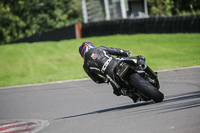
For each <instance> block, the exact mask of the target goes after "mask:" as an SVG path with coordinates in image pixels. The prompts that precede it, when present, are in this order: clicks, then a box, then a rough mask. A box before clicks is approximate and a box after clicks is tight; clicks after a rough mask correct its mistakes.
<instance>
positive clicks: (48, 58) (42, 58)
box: [0, 34, 200, 86]
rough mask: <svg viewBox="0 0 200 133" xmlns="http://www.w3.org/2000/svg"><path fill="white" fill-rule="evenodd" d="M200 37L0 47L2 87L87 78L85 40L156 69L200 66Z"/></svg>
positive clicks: (151, 36)
mask: <svg viewBox="0 0 200 133" xmlns="http://www.w3.org/2000/svg"><path fill="white" fill-rule="evenodd" d="M199 38H200V34H138V35H114V36H106V37H91V38H82V39H77V40H75V39H73V40H63V41H59V42H38V43H31V44H29V43H20V44H13V45H0V51H1V52H0V86H13V85H21V84H31V83H41V82H50V81H61V80H69V79H80V78H86V77H87V75H86V74H85V72H84V70H83V67H82V65H83V59H82V58H81V57H80V55H79V52H78V47H79V46H80V44H81V43H82V42H84V41H91V42H93V43H94V44H95V45H96V46H100V45H103V46H108V47H117V48H123V49H125V50H131V51H133V53H132V54H131V56H136V55H143V56H145V57H146V63H147V64H148V65H149V66H150V67H151V68H152V69H153V70H163V69H172V68H180V67H187V66H195V65H200V54H199V53H200V45H199V44H200V39H199Z"/></svg>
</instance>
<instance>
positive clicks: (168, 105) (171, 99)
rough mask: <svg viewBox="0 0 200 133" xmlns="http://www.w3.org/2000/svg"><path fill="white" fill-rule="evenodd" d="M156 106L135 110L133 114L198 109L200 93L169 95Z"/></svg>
mask: <svg viewBox="0 0 200 133" xmlns="http://www.w3.org/2000/svg"><path fill="white" fill-rule="evenodd" d="M157 105H159V106H154V107H150V106H149V108H146V109H142V110H137V111H134V112H133V113H134V114H141V113H153V112H154V113H155V112H156V113H169V112H174V111H180V110H185V109H191V108H196V107H200V91H194V92H188V93H182V94H176V95H169V96H166V97H165V99H164V101H163V102H161V103H158V104H157Z"/></svg>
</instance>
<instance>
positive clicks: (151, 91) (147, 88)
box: [130, 73, 164, 103]
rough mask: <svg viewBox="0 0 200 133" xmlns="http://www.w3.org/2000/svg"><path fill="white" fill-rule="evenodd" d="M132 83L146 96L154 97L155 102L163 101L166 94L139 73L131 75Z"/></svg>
mask: <svg viewBox="0 0 200 133" xmlns="http://www.w3.org/2000/svg"><path fill="white" fill-rule="evenodd" d="M130 83H131V84H132V85H133V86H135V87H136V88H137V89H138V91H139V92H141V93H142V94H144V95H145V96H146V97H149V98H151V99H153V101H154V102H156V103H158V102H162V101H163V99H164V94H163V93H161V92H160V91H159V90H158V89H157V88H155V87H154V86H153V85H152V84H150V83H149V82H148V81H146V80H145V79H144V78H142V77H141V76H140V75H139V74H138V73H134V74H132V75H131V76H130Z"/></svg>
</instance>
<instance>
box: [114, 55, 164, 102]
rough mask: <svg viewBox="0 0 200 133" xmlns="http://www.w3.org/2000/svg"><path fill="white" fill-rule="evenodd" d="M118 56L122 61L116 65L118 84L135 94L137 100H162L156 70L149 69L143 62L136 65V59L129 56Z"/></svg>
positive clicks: (162, 95)
mask: <svg viewBox="0 0 200 133" xmlns="http://www.w3.org/2000/svg"><path fill="white" fill-rule="evenodd" d="M119 58H120V60H122V61H121V63H120V64H119V65H118V66H117V67H116V69H115V74H116V80H117V81H118V82H120V85H122V87H124V88H127V89H128V91H130V92H131V93H132V94H134V95H136V96H137V97H138V99H137V101H149V100H153V101H154V102H155V103H158V102H162V101H163V99H164V94H163V93H162V92H160V91H159V89H160V84H159V80H158V75H157V72H154V71H153V70H151V68H150V67H148V65H147V64H145V63H143V64H140V65H138V64H137V60H136V59H133V58H131V57H119ZM135 102H136V101H135Z"/></svg>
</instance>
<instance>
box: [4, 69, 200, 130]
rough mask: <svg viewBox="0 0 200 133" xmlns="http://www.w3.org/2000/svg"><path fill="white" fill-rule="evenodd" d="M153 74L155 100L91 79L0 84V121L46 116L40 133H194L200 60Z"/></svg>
mask: <svg viewBox="0 0 200 133" xmlns="http://www.w3.org/2000/svg"><path fill="white" fill-rule="evenodd" d="M158 75H159V80H160V84H161V91H162V92H163V93H164V94H165V99H164V101H163V102H161V103H157V104H155V103H150V102H149V103H146V102H140V103H133V102H132V100H131V99H129V98H128V97H124V96H120V97H117V96H115V95H113V94H112V88H111V86H110V85H107V84H99V85H98V84H95V83H93V82H92V81H91V80H90V79H85V80H80V81H69V82H57V83H47V84H38V85H26V86H18V87H7V88H0V124H1V123H3V122H5V121H6V120H7V121H16V120H24V121H28V120H47V121H48V125H46V126H44V128H43V129H42V130H40V131H39V132H41V133H137V132H139V133H199V131H200V111H199V110H200V66H198V67H193V68H184V69H176V70H168V71H160V72H159V73H158ZM0 129H1V128H0ZM0 132H1V130H0ZM33 132H34V131H33Z"/></svg>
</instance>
